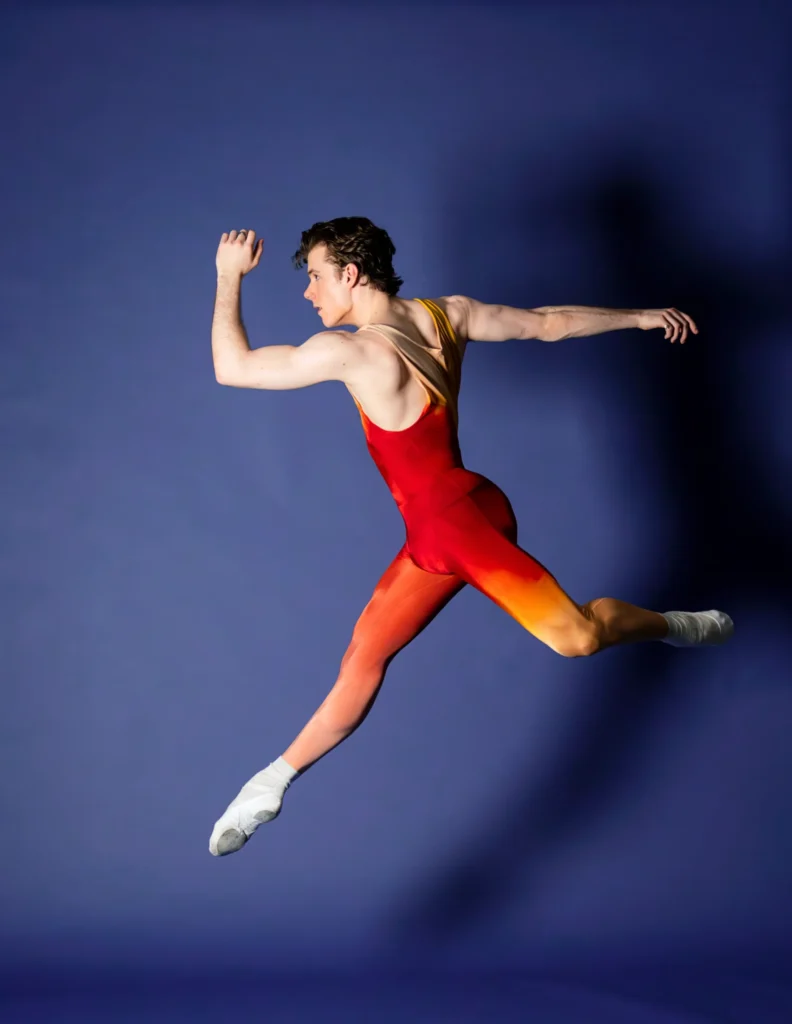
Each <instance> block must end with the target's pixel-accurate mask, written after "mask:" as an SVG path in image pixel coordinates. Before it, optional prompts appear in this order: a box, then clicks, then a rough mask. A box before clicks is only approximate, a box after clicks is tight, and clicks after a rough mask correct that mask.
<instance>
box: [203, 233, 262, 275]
mask: <svg viewBox="0 0 792 1024" xmlns="http://www.w3.org/2000/svg"><path fill="white" fill-rule="evenodd" d="M263 251H264V239H263V238H260V239H259V240H258V242H257V241H256V232H255V231H248V230H247V229H245V230H242V231H229V232H226V233H224V234H223V236H222V237H221V239H220V245H218V247H217V256H216V257H215V263H216V265H217V273H218V274H240V275H241V276H242V277H244V276H245V274H249V273H250V271H251V270H254V269H255V268H256V267H257V266H258V265H259V260H260V259H261V254H262V252H263Z"/></svg>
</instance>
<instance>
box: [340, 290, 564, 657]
mask: <svg viewBox="0 0 792 1024" xmlns="http://www.w3.org/2000/svg"><path fill="white" fill-rule="evenodd" d="M418 301H419V302H421V303H422V305H423V306H425V307H426V308H427V309H428V310H429V312H430V313H431V315H432V318H433V319H434V322H435V327H436V329H437V338H438V342H439V346H440V348H439V351H436V352H435V354H434V355H432V354H431V353H429V352H427V350H426V348H422V347H420V346H418V345H417V344H416V342H414V341H413V340H412V339H411V338H409V337H408V336H407V335H406V334H404V333H403V332H402V331H399V330H398V329H397V328H394V327H391V326H390V325H384V324H368V325H366V327H367V329H369V330H375V331H377V332H378V333H380V334H382V335H384V336H385V337H387V338H388V339H390V341H391V342H392V343H393V344H394V345H395V346H396V347H397V349H398V350H399V352H400V354H401V356H402V357H403V358H404V359H405V360H406V361H407V363H408V365H409V366H410V368H411V372H413V374H414V376H416V377H417V378H418V379H419V380H420V381H421V382H422V383H423V385H424V388H425V390H426V391H427V395H428V399H427V404H426V406H425V408H424V410H423V412H422V413H421V415H420V417H419V418H418V420H417V421H416V422H415V423H413V424H412V426H410V427H407V428H406V429H405V430H399V431H391V430H385V429H383V428H382V427H378V426H377V425H376V424H374V423H372V422H371V421H370V420H369V419H368V417H367V416H366V414H365V413H364V412H363V409H362V408H361V407H360V403H359V402H357V400H355V402H356V404H357V406H358V410H359V412H360V417H361V420H362V422H363V428H364V431H365V435H366V442H367V446H368V449H369V452H370V453H371V456H372V458H373V459H374V462H375V463H376V465H377V467H378V468H379V470H380V472H381V474H382V476H383V478H384V479H385V482H386V484H387V485H388V488H389V489H390V492H391V494H392V495H393V497H394V500H395V501H396V504H397V505H398V507H399V510H400V512H401V514H402V518H403V519H404V524H405V527H406V533H407V538H406V542H405V544H404V545H403V547H402V548H401V550H400V551H399V553H398V554H397V555H396V557H395V559H394V560H393V562H392V563H391V564H390V566H389V567H388V569H387V570H386V572H385V573H384V575H383V576H382V578H381V579H380V581H379V582H378V584H377V586H376V588H375V590H374V594H373V596H372V599H371V601H370V602H369V605H368V606H367V608H366V610H365V611H364V613H363V615H362V616H361V618H360V620H359V622H358V625H357V627H356V630H355V634H356V635H355V638H353V645H352V648H351V649H350V651H348V652H347V657H350V656H351V655H352V653H353V651H354V649H355V648H358V647H359V646H360V642H361V641H364V646H365V647H366V648H367V651H368V654H369V657H374V658H375V659H376V660H377V661H379V660H380V658H382V659H383V660H385V661H388V660H390V658H391V657H392V656H393V655H394V654H395V653H396V652H397V651H398V650H399V649H401V648H402V647H403V646H404V645H405V644H407V643H409V641H410V640H411V639H412V638H413V637H414V636H416V635H417V634H418V633H419V632H420V631H421V630H422V629H423V628H424V627H425V626H426V625H427V624H428V623H429V622H430V621H431V620H432V619H433V618H434V617H435V615H436V614H437V613H438V612H439V611H440V609H441V608H442V607H444V605H445V604H447V603H448V601H449V600H450V599H451V597H453V596H454V594H456V593H457V592H458V591H459V590H461V589H462V587H464V586H465V584H467V583H470V584H472V585H473V586H474V587H476V588H477V589H478V590H480V591H482V592H483V593H484V594H486V595H487V597H489V598H491V599H492V600H493V601H494V602H495V603H496V604H498V605H499V606H500V607H501V608H503V609H504V610H505V611H507V612H508V613H509V614H510V615H512V616H513V617H514V618H515V619H516V620H517V621H518V622H519V623H520V624H521V625H522V626H524V627H525V628H526V629H528V630H529V631H530V632H531V633H533V634H534V635H535V636H537V637H539V638H540V639H544V635H545V634H546V631H548V630H552V629H553V628H554V627H555V628H557V627H559V626H562V625H563V623H564V622H565V621H567V620H568V619H569V616H570V614H572V615H573V616H578V615H579V614H580V611H579V608H578V606H577V605H575V604H574V603H573V602H572V600H571V598H570V597H569V596H568V595H567V594H566V593H565V592H564V591H563V590H562V589H561V587H560V586H559V585H558V583H557V582H556V580H555V578H554V577H553V576H552V575H551V574H550V573H549V572H548V571H547V570H546V569H545V568H544V566H542V565H540V564H539V562H537V561H536V560H535V559H534V558H532V557H531V556H530V555H529V554H528V553H527V552H525V551H523V550H522V548H520V547H519V546H518V545H517V522H516V520H515V517H514V512H513V510H512V507H511V504H510V502H509V499H508V498H507V497H506V495H505V494H504V493H503V491H501V490H500V488H499V487H497V486H496V485H495V484H494V483H492V481H491V480H488V479H487V478H486V477H484V476H482V475H481V474H480V473H473V472H471V471H470V470H468V469H465V467H464V466H463V464H462V456H461V453H460V449H459V440H458V436H457V425H458V420H457V397H458V394H459V386H460V382H461V354H460V351H459V346H458V343H457V340H456V335H455V333H454V329H453V327H452V326H451V323H450V322H449V320H448V318H447V316H446V315H445V313H444V312H443V310H442V309H441V308H440V307H439V306H438V305H437V304H436V303H434V302H432V301H431V300H428V299H419V300H418ZM375 638H376V639H375ZM355 641H357V642H355ZM372 647H374V648H377V651H374V650H372ZM377 655H379V657H377ZM345 660H346V659H345Z"/></svg>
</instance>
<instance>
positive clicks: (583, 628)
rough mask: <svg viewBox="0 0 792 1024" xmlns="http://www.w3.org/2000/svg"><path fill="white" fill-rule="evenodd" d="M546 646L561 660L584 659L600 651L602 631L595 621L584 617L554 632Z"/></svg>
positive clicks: (602, 637)
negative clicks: (559, 656)
mask: <svg viewBox="0 0 792 1024" xmlns="http://www.w3.org/2000/svg"><path fill="white" fill-rule="evenodd" d="M548 645H549V646H550V647H551V648H552V650H554V651H555V652H556V654H560V655H561V657H562V658H586V657H589V656H590V655H592V654H596V653H597V652H598V651H601V650H602V648H603V646H604V635H603V630H602V627H601V625H600V623H599V622H598V621H597V620H596V619H593V618H592V619H589V618H587V617H586V616H585V615H584V616H582V617H581V619H576V620H575V621H574V622H570V623H569V624H568V625H566V626H564V627H563V628H562V629H559V630H557V631H555V632H554V634H553V635H552V636H551V637H550V638H549V639H548Z"/></svg>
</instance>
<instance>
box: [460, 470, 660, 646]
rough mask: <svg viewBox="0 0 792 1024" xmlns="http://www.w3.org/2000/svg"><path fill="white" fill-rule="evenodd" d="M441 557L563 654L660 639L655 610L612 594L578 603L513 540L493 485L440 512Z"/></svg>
mask: <svg viewBox="0 0 792 1024" xmlns="http://www.w3.org/2000/svg"><path fill="white" fill-rule="evenodd" d="M443 526H444V529H443V534H442V536H443V547H444V549H446V559H447V562H448V565H449V567H450V568H453V570H454V572H456V573H457V574H458V575H459V576H460V577H461V578H462V579H464V580H465V581H466V582H468V583H470V584H472V585H473V586H474V587H476V588H477V589H478V590H480V591H481V592H482V593H484V594H486V595H487V597H489V598H490V599H491V600H492V601H494V602H495V603H496V604H497V605H498V606H499V607H501V608H503V609H504V611H506V612H508V613H509V614H510V615H511V616H512V617H513V618H514V619H516V620H517V622H519V623H520V625H521V626H523V627H524V628H525V629H527V630H528V631H529V632H530V633H531V634H533V636H535V637H536V638H537V639H538V640H541V641H542V642H543V643H545V644H547V646H548V647H550V648H551V649H552V650H554V651H556V652H557V653H558V654H561V655H563V656H565V657H579V656H581V655H590V654H594V653H596V652H597V651H601V650H603V649H604V648H606V647H611V646H614V645H615V644H620V643H631V642H635V641H638V640H660V639H662V638H663V637H664V636H665V635H666V632H667V629H668V624H667V623H666V621H665V619H664V618H663V616H662V615H660V614H659V613H657V612H649V611H646V610H645V609H642V608H638V607H636V606H635V605H630V604H627V603H626V602H623V601H615V600H614V599H612V598H598V599H597V600H595V601H591V602H589V603H588V604H585V605H579V604H577V603H576V602H575V601H573V600H572V598H571V597H570V596H569V595H568V594H567V593H566V591H564V590H563V588H562V587H561V586H560V584H559V583H558V581H557V580H556V579H555V577H554V576H553V575H552V574H551V573H550V572H549V571H548V570H547V569H546V568H545V567H544V566H543V565H542V564H541V563H540V562H538V561H537V560H536V559H535V558H533V557H532V556H531V555H529V554H528V552H526V551H524V550H523V549H522V548H521V547H519V545H518V544H517V540H516V535H517V527H516V522H515V520H514V515H513V512H512V510H511V505H510V504H509V501H508V499H507V498H506V496H505V495H504V494H503V492H502V491H501V490H500V489H499V488H497V487H495V485H494V484H492V485H489V486H486V487H481V488H478V489H477V490H476V491H474V492H472V493H471V494H470V495H468V497H467V498H466V499H465V500H463V501H460V502H457V503H456V504H455V505H454V506H452V508H450V509H448V510H446V511H445V512H444V514H443Z"/></svg>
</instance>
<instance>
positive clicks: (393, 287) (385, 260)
mask: <svg viewBox="0 0 792 1024" xmlns="http://www.w3.org/2000/svg"><path fill="white" fill-rule="evenodd" d="M317 245H325V246H327V259H328V260H329V262H330V263H332V264H333V265H334V266H336V267H338V269H339V270H343V268H344V267H345V266H346V265H347V264H348V263H353V264H354V265H355V266H356V267H357V268H358V271H359V272H360V276H361V278H363V277H366V278H368V282H367V283H368V284H370V285H371V287H372V288H376V289H377V290H378V291H381V292H385V293H386V294H387V295H398V292H399V289H400V288H401V286H402V285H403V284H404V281H403V279H402V278H401V277H398V276H397V275H396V274H395V273H394V270H393V256H394V253H395V252H396V246H395V245H394V244H393V242H392V241H391V239H390V236H389V235H388V232H387V231H385V230H384V229H383V228H378V227H377V226H376V224H372V222H371V221H370V220H369V219H368V217H336V218H335V220H325V221H318V222H317V223H316V224H313V225H312V226H311V227H310V228H308V230H307V231H303V233H302V237H301V239H300V248H299V249H298V250H297V252H296V253H295V254H294V255H293V256H292V263H293V264H294V266H295V267H296V268H297V269H298V270H299V268H300V267H302V266H305V264H307V262H308V254H309V253H310V251H311V249H313V248H314V247H315V246H317Z"/></svg>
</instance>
